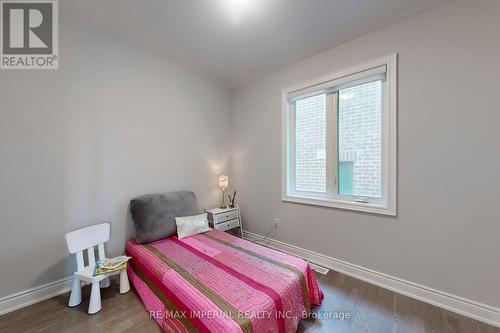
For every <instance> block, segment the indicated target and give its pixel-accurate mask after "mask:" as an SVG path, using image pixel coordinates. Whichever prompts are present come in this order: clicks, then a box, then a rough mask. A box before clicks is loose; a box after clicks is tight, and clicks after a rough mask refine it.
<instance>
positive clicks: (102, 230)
mask: <svg viewBox="0 0 500 333" xmlns="http://www.w3.org/2000/svg"><path fill="white" fill-rule="evenodd" d="M109 229H110V225H109V223H101V224H96V225H93V226H90V227H86V228H82V229H78V230H75V231H72V232H69V233H67V234H66V244H67V245H68V250H69V253H74V254H76V264H77V266H78V270H81V269H82V268H83V267H85V264H84V261H83V251H84V250H87V259H88V265H94V264H95V255H94V246H97V250H98V255H99V259H100V260H103V259H104V258H105V253H104V243H106V242H107V241H108V240H109Z"/></svg>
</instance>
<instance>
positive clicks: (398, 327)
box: [0, 271, 500, 333]
mask: <svg viewBox="0 0 500 333" xmlns="http://www.w3.org/2000/svg"><path fill="white" fill-rule="evenodd" d="M317 276H318V279H319V281H320V284H321V286H322V288H323V291H324V293H325V299H324V301H323V305H321V306H320V307H318V308H316V309H314V313H315V314H316V316H322V317H323V318H325V317H327V318H328V317H329V318H330V319H319V318H311V319H307V320H302V321H301V323H300V326H299V329H298V332H308V333H313V332H314V333H319V332H322V333H323V332H324V333H326V332H329V333H330V332H436V333H441V332H453V333H458V332H463V333H479V332H482V333H493V332H495V333H500V329H499V328H495V327H493V326H489V325H486V324H483V323H481V322H478V321H475V320H472V319H469V318H466V317H464V316H460V315H457V314H455V313H452V312H449V311H446V310H443V309H440V308H438V307H435V306H432V305H428V304H426V303H423V302H420V301H417V300H414V299H411V298H409V297H406V296H402V295H399V294H396V293H393V292H391V291H388V290H386V289H382V288H379V287H376V286H374V285H371V284H368V283H365V282H363V281H360V280H357V279H354V278H351V277H348V276H346V275H344V274H341V273H337V272H332V271H330V272H329V273H328V274H326V275H321V274H317ZM89 292H90V289H89V288H88V287H85V288H84V292H83V294H82V296H83V297H84V301H83V302H82V304H80V305H79V306H77V307H75V308H68V307H67V306H66V304H67V302H68V298H69V294H64V295H61V296H58V297H54V298H51V299H49V300H46V301H44V302H41V303H38V304H34V305H31V306H28V307H26V308H23V309H20V310H17V311H14V312H11V313H8V314H6V315H3V316H0V332H9V333H10V332H12V333H14V332H51V333H55V332H74V333H79V332H82V333H83V332H85V333H87V332H106V333H108V332H161V330H160V328H159V326H158V325H157V324H156V323H155V322H154V320H153V319H150V318H149V315H148V313H147V312H146V310H145V308H144V306H143V305H142V303H141V301H140V300H139V298H138V296H137V295H136V293H135V291H134V290H133V289H132V290H131V291H130V292H129V293H127V294H125V295H120V294H119V293H118V283H117V281H116V280H115V281H113V283H112V285H111V287H110V288H108V289H102V290H101V294H102V310H101V311H100V312H98V313H97V314H94V315H88V314H87V312H86V311H87V307H88V298H89ZM342 315H344V319H343V320H342V319H340V318H339V316H342ZM347 316H350V318H347ZM334 318H337V319H334ZM221 333H222V332H221ZM255 333H259V332H255Z"/></svg>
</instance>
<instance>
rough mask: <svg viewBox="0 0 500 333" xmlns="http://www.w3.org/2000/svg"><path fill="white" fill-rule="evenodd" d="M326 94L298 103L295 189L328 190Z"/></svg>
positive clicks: (296, 106)
mask: <svg viewBox="0 0 500 333" xmlns="http://www.w3.org/2000/svg"><path fill="white" fill-rule="evenodd" d="M325 117H326V95H325V94H322V95H317V96H313V97H308V98H304V99H300V100H298V101H296V104H295V190H296V191H306V192H321V193H324V192H326V157H325V155H326V152H325V147H326V118H325Z"/></svg>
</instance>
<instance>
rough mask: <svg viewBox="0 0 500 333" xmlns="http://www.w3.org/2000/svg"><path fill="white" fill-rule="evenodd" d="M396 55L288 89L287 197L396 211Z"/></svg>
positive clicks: (285, 137) (285, 133)
mask: <svg viewBox="0 0 500 333" xmlns="http://www.w3.org/2000/svg"><path fill="white" fill-rule="evenodd" d="M396 61H397V57H396V55H392V56H389V57H386V58H383V59H378V60H376V61H373V62H371V63H369V64H366V65H363V66H359V67H358V68H355V69H352V70H349V71H345V72H343V73H339V74H336V75H331V76H329V77H327V78H325V79H322V80H318V81H317V82H313V83H309V84H306V85H303V86H300V87H297V88H293V89H287V90H284V91H283V126H284V127H283V193H282V198H283V200H284V201H292V202H299V203H305V204H315V205H323V206H330V207H338V208H344V209H351V210H359V211H365V212H371V213H381V214H388V215H396V86H397V82H396V79H397V76H396Z"/></svg>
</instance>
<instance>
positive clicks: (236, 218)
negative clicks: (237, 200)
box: [205, 206, 243, 238]
mask: <svg viewBox="0 0 500 333" xmlns="http://www.w3.org/2000/svg"><path fill="white" fill-rule="evenodd" d="M205 212H207V216H208V223H209V225H210V227H212V228H214V229H216V230H220V231H227V230H231V229H234V228H240V237H241V238H243V228H242V226H241V214H240V206H234V208H229V207H228V208H212V209H205Z"/></svg>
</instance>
